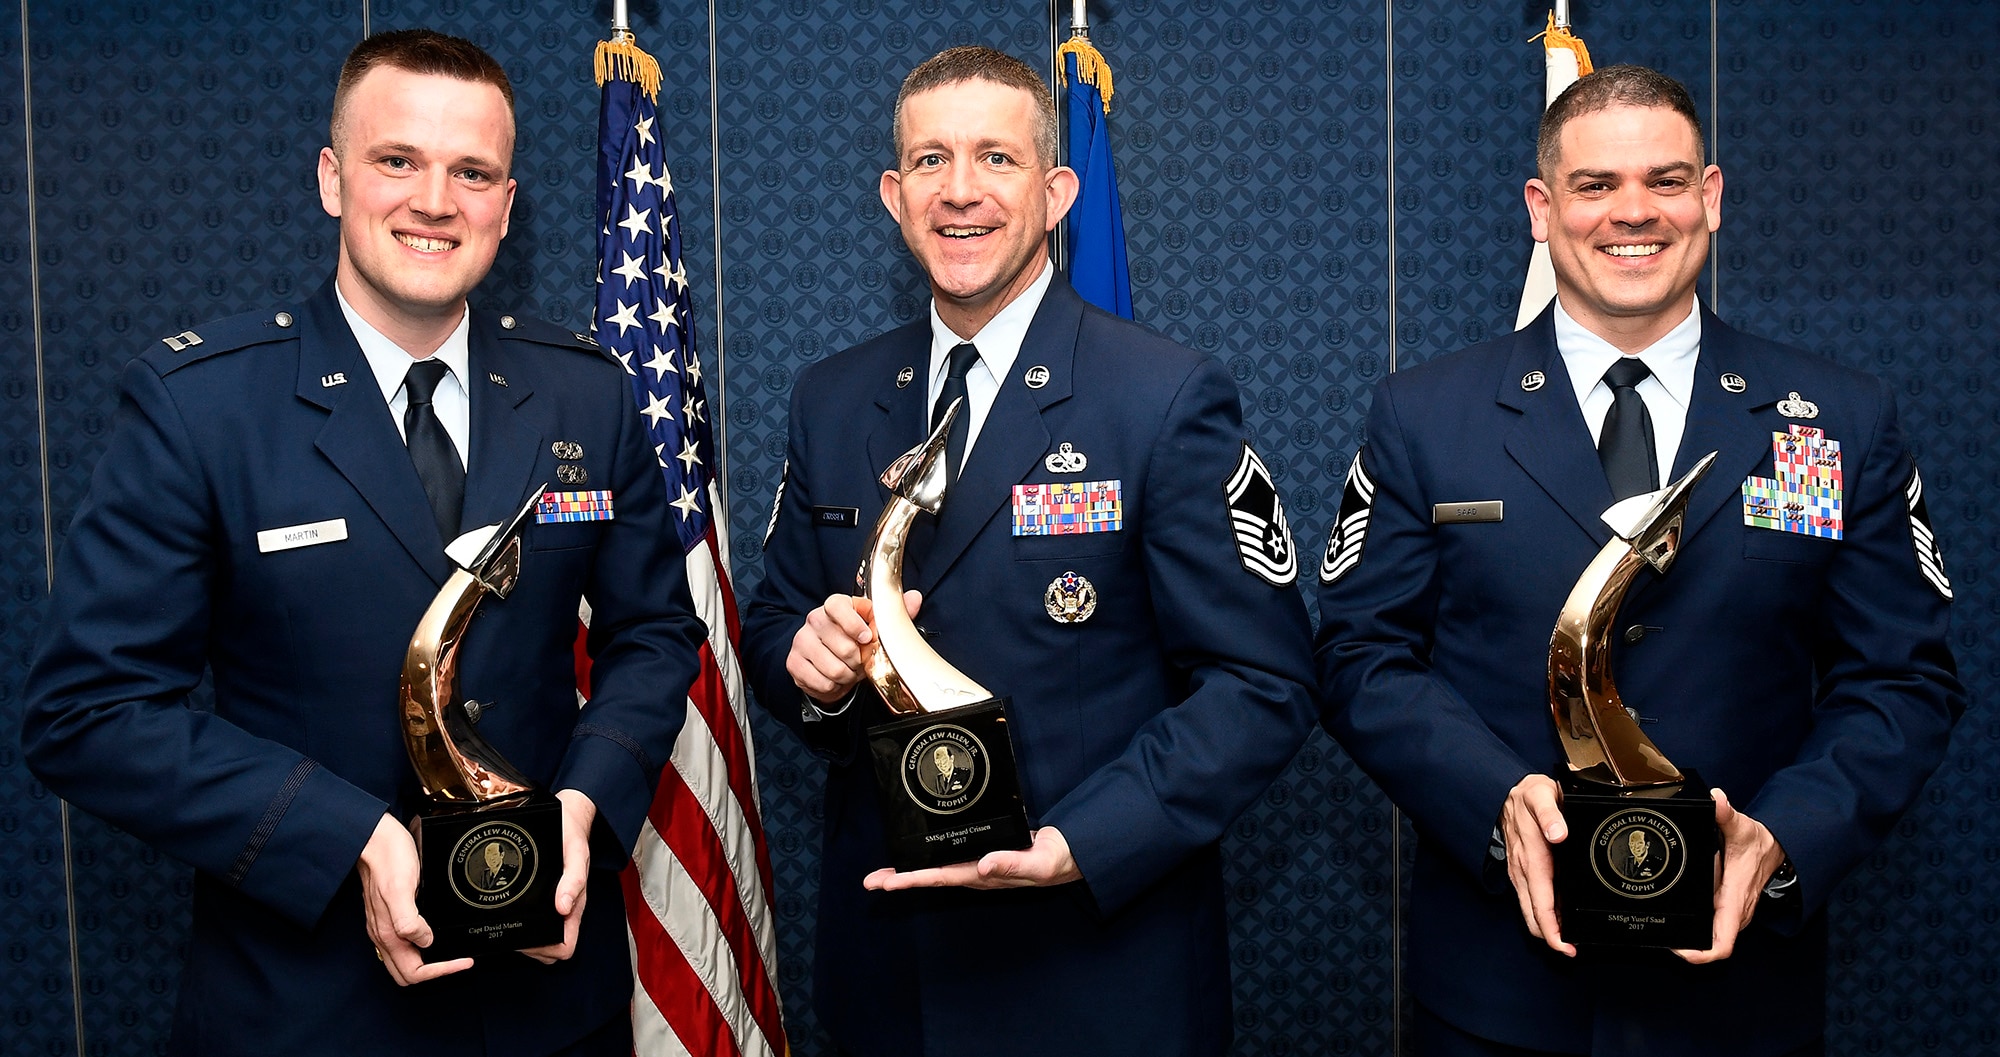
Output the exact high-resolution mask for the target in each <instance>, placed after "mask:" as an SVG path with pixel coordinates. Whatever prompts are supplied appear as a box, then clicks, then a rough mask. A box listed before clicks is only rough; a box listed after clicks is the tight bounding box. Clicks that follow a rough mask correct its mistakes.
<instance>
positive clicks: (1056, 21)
mask: <svg viewBox="0 0 2000 1057" xmlns="http://www.w3.org/2000/svg"><path fill="white" fill-rule="evenodd" d="M1061 2H1062V0H1049V98H1050V99H1051V100H1053V101H1054V103H1055V107H1056V156H1055V158H1053V159H1052V160H1053V161H1054V162H1055V163H1056V164H1058V165H1061V164H1063V163H1064V162H1066V161H1069V160H1070V159H1067V158H1064V157H1063V156H1062V154H1063V145H1064V144H1066V143H1068V142H1069V109H1068V107H1066V106H1064V105H1063V88H1062V85H1063V60H1062V53H1061V51H1060V50H1059V48H1060V46H1061V44H1062V41H1061V39H1060V38H1061V37H1062V31H1061V30H1060V29H1059V28H1058V26H1059V25H1060V23H1061V21H1062V15H1061V10H1062V8H1061ZM1082 4H1083V0H1072V5H1073V8H1074V7H1080V6H1082ZM1075 18H1076V16H1075V14H1074V12H1073V11H1072V14H1071V25H1072V27H1074V25H1075ZM1071 32H1075V30H1074V28H1072V30H1071ZM1046 241H1047V244H1048V249H1049V259H1050V260H1052V261H1054V262H1055V266H1056V271H1059V272H1064V273H1067V272H1068V271H1069V218H1068V217H1066V216H1065V217H1064V218H1063V219H1062V220H1061V221H1059V222H1057V224H1056V228H1055V230H1054V231H1051V232H1049V237H1048V239H1047V240H1046Z"/></svg>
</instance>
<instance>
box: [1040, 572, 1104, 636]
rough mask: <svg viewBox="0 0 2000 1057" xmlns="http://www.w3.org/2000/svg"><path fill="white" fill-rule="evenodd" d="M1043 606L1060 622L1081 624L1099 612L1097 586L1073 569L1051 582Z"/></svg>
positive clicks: (1051, 617) (1044, 593)
mask: <svg viewBox="0 0 2000 1057" xmlns="http://www.w3.org/2000/svg"><path fill="white" fill-rule="evenodd" d="M1042 606H1043V607H1044V608H1046V609H1047V610H1048V611H1049V617H1050V619H1052V620H1054V621H1055V622H1056V623H1058V624H1081V623H1083V622H1084V621H1086V620H1089V619H1090V615H1091V614H1092V613H1095V612H1097V587H1096V585H1094V584H1092V583H1091V582H1090V581H1089V580H1088V579H1085V578H1084V577H1081V576H1078V575H1077V574H1076V571H1075V570H1074V569H1072V570H1070V571H1068V572H1065V573H1063V574H1062V575H1061V576H1058V577H1056V578H1055V579H1054V580H1052V581H1050V582H1049V589H1048V590H1047V591H1044V592H1042Z"/></svg>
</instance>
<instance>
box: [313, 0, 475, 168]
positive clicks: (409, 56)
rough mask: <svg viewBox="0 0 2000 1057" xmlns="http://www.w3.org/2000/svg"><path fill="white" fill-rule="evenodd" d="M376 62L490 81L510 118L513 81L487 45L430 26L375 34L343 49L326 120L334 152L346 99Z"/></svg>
mask: <svg viewBox="0 0 2000 1057" xmlns="http://www.w3.org/2000/svg"><path fill="white" fill-rule="evenodd" d="M377 66H389V67H393V68H395V69H398V70H407V71H408V72H410V73H430V74H440V75H442V76H445V77H450V78H453V79H454V80H460V81H471V82H473V83H475V84H490V85H492V86H493V87H495V88H498V89H500V97H501V98H502V99H505V100H506V101H507V116H508V117H509V118H510V119H511V118H512V117H513V116H514V85H513V83H512V82H510V81H508V80H507V71H506V70H504V69H501V68H500V64H499V63H498V62H496V61H494V58H493V56H491V55H488V54H486V49H484V48H481V47H480V46H479V45H477V44H474V43H473V42H471V41H469V40H466V39H464V38H462V37H454V36H450V35H448V34H444V33H439V32H438V31H437V30H434V29H397V30H391V31H389V32H387V33H377V34H375V35H374V36H372V37H369V38H367V39H366V40H363V41H362V42H361V43H359V44H356V45H355V46H354V50H353V51H350V52H348V53H347V61H346V62H344V63H342V64H341V66H340V82H339V83H338V84H336V85H335V86H334V89H333V117H332V118H331V120H330V121H329V123H328V129H327V133H328V135H329V136H331V137H332V139H333V153H334V154H335V155H339V154H341V153H342V152H343V148H344V146H345V144H343V143H342V142H341V140H343V139H344V138H345V136H343V134H342V132H341V125H342V123H343V122H342V120H341V119H342V118H344V117H345V116H346V113H347V100H348V97H349V96H351V95H353V94H354V86H355V85H357V84H360V83H361V79H362V78H363V77H366V76H367V75H368V71H370V70H373V69H375V68H376V67H377Z"/></svg>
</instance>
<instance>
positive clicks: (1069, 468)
mask: <svg viewBox="0 0 2000 1057" xmlns="http://www.w3.org/2000/svg"><path fill="white" fill-rule="evenodd" d="M1042 465H1043V466H1045V467H1047V468H1048V471H1049V472H1050V473H1082V472H1083V470H1084V467H1086V466H1089V465H1090V457H1089V456H1087V455H1085V454H1084V453H1082V452H1080V451H1077V450H1076V449H1074V448H1072V447H1070V444H1069V441H1063V443H1062V447H1060V448H1057V449H1056V450H1055V451H1052V452H1050V453H1049V454H1048V457H1047V458H1045V459H1043V460H1042Z"/></svg>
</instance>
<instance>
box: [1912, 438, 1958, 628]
mask: <svg viewBox="0 0 2000 1057" xmlns="http://www.w3.org/2000/svg"><path fill="white" fill-rule="evenodd" d="M1903 498H1904V499H1905V500H1907V501H1908V502H1909V504H1910V536H1911V538H1912V540H1913V541H1914V542H1915V543H1916V548H1917V571H1918V572H1920V573H1922V574H1924V579H1925V580H1927V581H1929V583H1930V585H1931V586H1932V587H1933V588H1935V589H1936V590H1937V593H1938V597H1940V598H1943V599H1944V600H1945V601H1947V602H1949V601H1951V578H1950V577H1947V576H1946V575H1945V574H1944V553H1943V552H1942V551H1940V550H1938V545H1937V534H1936V533H1934V532H1932V531H1931V512H1930V507H1929V506H1927V505H1926V504H1925V503H1924V475H1923V474H1920V473H1918V472H1917V463H1916V460H1914V459H1912V460H1911V461H1910V479H1909V480H1908V481H1905V482H1904V483H1903Z"/></svg>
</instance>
